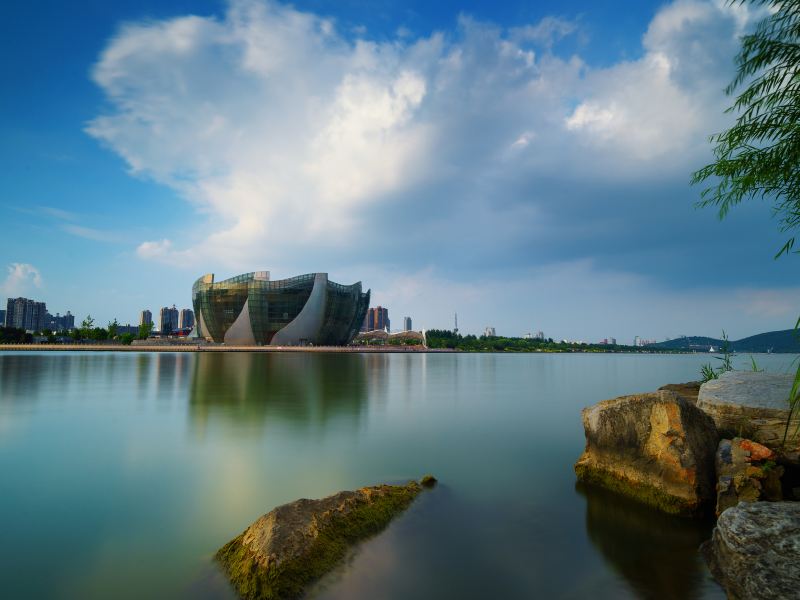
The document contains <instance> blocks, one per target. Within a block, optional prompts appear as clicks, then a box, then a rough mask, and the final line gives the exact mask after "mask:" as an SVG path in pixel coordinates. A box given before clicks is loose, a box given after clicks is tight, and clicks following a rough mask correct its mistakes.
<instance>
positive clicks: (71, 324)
mask: <svg viewBox="0 0 800 600" xmlns="http://www.w3.org/2000/svg"><path fill="white" fill-rule="evenodd" d="M45 321H46V325H45V326H46V327H47V328H48V329H50V330H52V331H65V330H66V331H69V330H72V329H75V315H73V314H72V313H71V312H69V311H67V314H65V315H61V314H60V313H56V314H55V316H53V315H51V314H50V313H47V317H46V319H45Z"/></svg>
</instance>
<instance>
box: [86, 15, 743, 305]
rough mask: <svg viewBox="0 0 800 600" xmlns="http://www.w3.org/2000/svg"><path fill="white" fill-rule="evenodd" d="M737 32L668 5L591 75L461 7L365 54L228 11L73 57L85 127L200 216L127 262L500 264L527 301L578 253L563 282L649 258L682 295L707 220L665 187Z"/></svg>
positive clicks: (558, 34)
mask: <svg viewBox="0 0 800 600" xmlns="http://www.w3.org/2000/svg"><path fill="white" fill-rule="evenodd" d="M751 22H752V14H751V13H750V12H748V11H747V10H745V9H743V8H742V7H738V6H737V7H729V6H727V3H724V2H705V1H700V0H678V1H676V2H674V3H672V4H669V5H666V6H664V7H663V8H661V9H660V10H659V11H658V13H657V14H656V15H655V17H654V18H653V20H652V22H651V23H650V25H649V27H648V29H647V31H646V32H644V34H643V37H642V53H641V56H640V57H638V58H636V59H634V60H625V61H620V62H618V63H616V64H612V65H610V66H604V67H593V66H591V64H590V63H589V62H588V61H587V60H585V59H584V58H582V57H581V56H579V55H560V54H558V52H557V51H556V49H557V48H558V45H557V44H555V42H557V41H558V40H559V39H561V38H563V37H565V36H570V35H576V34H580V22H579V21H575V20H569V19H565V18H562V17H548V18H546V19H544V20H542V21H540V22H538V23H530V24H521V25H519V26H516V27H513V28H511V29H503V28H501V27H499V26H496V25H494V24H492V23H485V22H480V21H476V20H475V19H472V18H470V17H469V16H461V17H459V18H458V20H457V22H456V23H455V24H454V27H453V29H452V30H450V31H443V32H434V33H432V34H431V35H429V36H427V37H414V36H411V35H409V34H408V33H409V32H407V31H398V33H397V34H396V37H395V38H394V39H388V40H386V39H385V38H382V39H383V41H373V40H370V39H369V32H368V31H359V32H358V34H357V37H356V38H355V39H353V37H352V32H341V31H339V30H337V28H336V25H335V23H334V22H333V21H331V20H330V19H327V18H325V17H322V16H319V15H316V14H312V13H309V12H302V11H299V10H297V9H295V8H293V7H291V6H289V5H283V4H280V3H277V2H274V1H272V0H231V1H230V3H229V5H228V9H227V11H226V12H225V14H224V15H222V16H220V17H202V16H186V17H177V18H172V19H165V20H156V21H152V20H150V21H146V22H134V23H128V24H126V25H124V26H123V27H122V28H121V29H120V30H119V32H118V33H117V35H116V36H114V37H113V38H112V39H111V40H110V42H109V43H108V45H107V46H106V48H105V49H104V50H103V52H102V54H101V55H100V57H99V60H98V62H97V63H96V65H95V66H94V69H93V72H92V77H93V79H94V81H95V82H96V84H97V85H98V86H99V87H100V88H101V89H102V90H103V92H104V93H105V95H106V97H107V99H108V107H107V110H106V111H105V112H104V113H103V114H101V115H99V116H97V117H96V118H94V119H93V120H92V121H91V122H90V123H89V124H88V126H87V131H88V133H89V134H90V135H92V136H93V137H95V138H96V139H98V140H100V141H101V142H102V143H103V144H105V145H106V146H107V147H109V148H110V149H112V150H113V151H114V152H116V153H117V154H119V155H120V156H121V157H123V158H124V159H125V161H126V162H127V164H128V166H129V168H130V170H131V172H132V173H134V174H136V175H137V176H142V177H148V178H151V179H153V180H155V181H157V182H160V183H162V184H164V185H166V186H169V187H171V188H172V189H173V190H175V191H176V192H177V194H178V195H179V196H180V197H181V198H183V200H184V201H185V202H187V203H188V204H189V205H190V206H191V207H192V208H193V209H194V210H195V211H196V213H197V214H198V215H200V217H201V218H202V219H204V223H203V224H202V225H200V226H198V227H196V228H194V229H192V230H190V231H183V232H182V233H180V234H178V235H179V237H177V238H175V237H174V236H175V234H174V233H168V234H167V233H166V232H161V231H158V232H155V233H154V235H153V239H149V240H144V241H141V242H140V244H139V246H138V248H137V251H136V253H137V255H138V256H139V257H140V258H142V259H144V260H156V261H161V262H166V263H171V264H176V265H181V266H187V267H188V266H191V267H192V268H202V269H203V270H204V271H205V270H210V269H212V268H225V269H230V270H232V271H236V272H239V271H242V270H245V269H246V268H253V269H256V268H270V269H272V271H273V273H276V274H277V273H281V274H287V275H288V274H293V273H294V272H295V271H296V270H298V269H299V270H303V271H310V270H328V271H331V272H332V273H337V272H338V273H345V274H349V273H354V278H358V279H365V280H367V276H366V275H359V274H358V273H370V272H372V273H375V279H374V280H373V281H375V282H376V286H378V287H380V286H383V285H384V284H383V283H382V282H384V281H385V278H381V277H380V275H379V273H380V272H381V271H382V270H392V271H393V272H394V273H395V274H396V277H395V280H396V281H401V282H402V281H406V283H407V284H408V285H409V286H410V285H411V282H410V279H409V278H410V277H414V275H413V274H415V273H420V272H425V269H428V268H434V269H435V270H436V272H437V273H439V276H440V277H442V276H443V277H449V278H450V280H451V281H457V280H458V278H460V277H461V278H464V277H472V276H473V274H474V273H475V272H476V271H480V270H482V269H498V265H502V267H501V268H500V270H502V271H503V273H504V275H505V276H506V277H507V282H510V283H511V284H513V285H519V286H521V287H520V289H521V290H522V289H524V290H527V289H528V288H525V282H526V281H527V279H526V278H527V277H528V275H527V274H528V273H529V272H530V271H529V270H530V269H548V268H551V267H552V265H562V264H564V263H565V261H572V262H575V261H578V263H580V261H585V260H587V258H588V257H590V256H591V257H592V259H593V264H594V265H595V266H594V267H593V270H592V274H593V275H596V277H595V276H593V277H589V275H587V273H586V272H580V271H576V270H574V269H573V270H568V271H567V272H569V273H572V275H573V276H574V277H584V278H586V279H587V280H588V279H591V280H593V281H600V280H602V278H603V277H606V276H608V273H611V272H614V273H618V274H620V275H619V277H614V278H612V280H613V281H617V282H618V284H619V285H620V286H622V287H625V286H628V287H631V286H633V287H636V285H638V284H636V283H635V282H638V281H639V280H638V279H636V278H637V277H640V276H642V275H644V274H647V275H648V276H649V277H655V279H654V280H657V279H658V277H657V276H656V275H655V274H654V273H652V271H653V268H652V265H653V261H654V260H657V259H658V258H659V257H667V259H668V263H669V264H671V265H672V266H673V270H672V272H670V273H669V274H668V275H666V274H665V275H663V276H662V278H663V277H666V276H673V274H675V273H680V275H679V276H680V277H685V278H688V279H692V278H695V282H694V283H695V284H696V283H697V281H696V279H697V278H702V277H706V276H707V274H708V272H709V271H710V270H711V269H708V268H706V269H705V270H703V269H701V268H700V267H699V264H700V262H699V261H698V260H697V256H696V254H697V253H698V252H700V253H702V252H708V251H709V250H710V249H712V248H713V246H712V245H710V244H709V243H707V244H706V245H705V246H698V244H699V242H698V241H697V240H699V239H701V238H703V236H706V237H707V234H706V233H705V231H704V230H703V228H704V227H705V226H706V224H707V223H701V222H700V220H699V219H695V218H694V217H692V219H694V220H695V221H696V222H697V225H693V224H692V223H693V222H694V221H691V222H690V219H689V218H687V215H688V211H690V210H691V205H692V203H693V201H694V200H695V199H696V191H695V193H692V191H690V190H688V188H687V186H686V182H687V180H688V178H689V173H690V172H691V171H692V170H693V169H695V168H697V167H698V166H700V165H702V164H703V163H704V162H706V161H707V160H708V158H709V147H708V141H707V137H708V135H709V134H710V133H712V132H713V131H716V130H719V129H721V128H722V127H724V126H725V124H726V123H727V121H726V119H728V118H729V117H726V116H724V115H723V109H724V107H725V106H726V105H727V103H728V99H726V98H725V96H724V94H723V93H722V89H723V88H724V86H725V84H726V83H727V82H728V80H729V79H730V77H731V75H732V74H733V63H732V57H733V55H734V54H735V51H736V48H737V45H738V40H737V36H738V35H739V34H741V32H742V31H743V29H744V28H746V27H748V26H749V24H750V23H751ZM675 232H680V235H675ZM751 237H752V236H751ZM689 250H692V251H689ZM708 260H709V261H711V264H712V265H720V268H719V269H717V270H716V271H718V272H722V271H724V268H725V265H724V264H722V263H723V262H724V261H723V259H720V258H718V257H715V256H710V257H709V258H708ZM715 261H716V262H715ZM245 265H247V267H245ZM431 265H433V267H431ZM707 266H708V265H707ZM371 269H372V270H371ZM626 272H629V273H628V274H627V275H625V273H626ZM742 272H743V271H742V269H740V272H739V274H740V275H741V273H742ZM628 276H630V277H632V278H633V279H625V277H628ZM368 283H369V282H368ZM662 283H663V282H662ZM637 289H639V288H637ZM642 289H643V288H642ZM392 290H393V291H392V292H391V293H392V294H396V295H398V297H400V295H401V291H400V290H399V289H398V288H397V286H394V287H393V288H392ZM454 293H459V294H464V293H466V291H465V290H464V289H460V288H454ZM485 301H486V302H489V303H490V301H489V300H487V299H485ZM751 305H752V306H757V303H756V304H751Z"/></svg>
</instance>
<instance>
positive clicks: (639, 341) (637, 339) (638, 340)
mask: <svg viewBox="0 0 800 600" xmlns="http://www.w3.org/2000/svg"><path fill="white" fill-rule="evenodd" d="M633 345H634V346H641V345H642V339H641V338H640V337H639V336H638V335H637V336H635V337H634V338H633Z"/></svg>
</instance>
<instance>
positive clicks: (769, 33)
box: [692, 0, 800, 433]
mask: <svg viewBox="0 0 800 600" xmlns="http://www.w3.org/2000/svg"><path fill="white" fill-rule="evenodd" d="M745 2H749V3H750V4H752V5H755V6H759V7H765V8H766V9H767V14H768V16H767V17H765V18H764V19H763V20H762V21H761V22H760V23H759V24H758V25H757V26H756V28H755V30H754V31H753V33H751V34H749V35H746V36H744V37H743V38H742V47H741V50H740V51H739V54H738V55H737V56H736V66H737V72H736V77H735V78H734V79H733V81H732V82H731V83H730V85H729V86H728V87H727V88H726V90H725V92H726V93H727V94H728V95H732V94H734V93H737V92H738V96H736V99H735V101H734V102H733V105H732V106H731V107H730V108H729V109H728V112H730V113H735V114H737V117H736V122H735V123H734V125H733V126H732V127H731V128H730V129H728V130H727V131H723V132H722V133H718V134H715V135H713V136H711V141H712V143H714V144H715V146H714V157H715V159H716V160H715V161H714V162H713V163H711V164H709V165H706V166H705V167H703V168H702V169H700V170H699V171H697V172H695V173H694V175H693V176H692V183H702V182H710V183H711V185H709V186H708V187H706V188H705V189H704V190H703V191H702V194H701V199H700V202H699V205H700V206H713V207H716V208H717V210H718V211H719V216H720V218H723V217H725V215H727V214H728V212H729V211H730V209H731V208H733V207H734V206H736V205H737V204H739V203H740V202H742V201H744V200H752V199H761V200H767V201H769V202H770V203H771V204H772V210H773V214H774V215H775V216H776V217H777V218H778V223H779V228H780V230H781V231H782V232H784V233H787V235H788V238H787V240H786V243H785V244H784V245H783V247H782V248H781V249H780V250H779V251H778V253H777V254H776V255H775V257H776V258H778V257H779V256H781V255H783V254H789V253H790V252H794V253H797V250H793V248H794V244H795V235H796V234H795V233H794V232H795V231H796V230H797V229H798V228H800V0H731V4H744V3H745ZM798 327H800V319H798V321H797V323H796V324H795V328H796V329H797V328H798ZM789 401H790V403H791V413H790V419H789V422H791V420H792V417H793V416H794V415H796V413H797V412H798V408H800V366H798V369H797V374H796V376H795V379H794V385H793V386H792V390H791V395H790V398H789ZM789 422H787V424H786V431H787V433H788V431H789Z"/></svg>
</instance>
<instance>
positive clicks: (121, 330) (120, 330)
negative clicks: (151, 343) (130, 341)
mask: <svg viewBox="0 0 800 600" xmlns="http://www.w3.org/2000/svg"><path fill="white" fill-rule="evenodd" d="M126 333H130V334H131V335H138V334H139V326H138V325H131V324H130V323H128V324H127V325H117V335H125V334H126Z"/></svg>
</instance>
